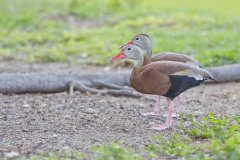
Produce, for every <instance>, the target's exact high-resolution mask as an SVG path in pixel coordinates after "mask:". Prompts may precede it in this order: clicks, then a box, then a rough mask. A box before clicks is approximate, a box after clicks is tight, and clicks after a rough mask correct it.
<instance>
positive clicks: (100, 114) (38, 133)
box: [0, 62, 240, 157]
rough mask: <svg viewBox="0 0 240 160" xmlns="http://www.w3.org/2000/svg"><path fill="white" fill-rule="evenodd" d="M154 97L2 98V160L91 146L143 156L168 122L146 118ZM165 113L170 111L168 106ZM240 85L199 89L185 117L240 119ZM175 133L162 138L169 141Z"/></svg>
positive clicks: (52, 68) (7, 67)
mask: <svg viewBox="0 0 240 160" xmlns="http://www.w3.org/2000/svg"><path fill="white" fill-rule="evenodd" d="M104 70H111V68H109V67H107V68H106V67H94V66H84V65H70V64H61V63H52V64H25V63H21V62H1V63H0V73H3V72H7V73H9V72H10V73H14V72H41V73H46V72H47V73H60V72H61V73H63V72H64V73H76V72H79V71H86V72H93V71H94V72H95V71H104ZM154 98H155V97H154V96H143V97H141V98H138V99H136V98H128V97H112V96H96V95H86V94H81V93H75V94H74V95H72V96H70V95H68V94H67V93H57V94H44V95H43V94H22V95H0V126H1V127H0V157H3V156H4V155H5V154H6V153H9V152H11V151H16V152H18V153H19V154H35V153H37V152H39V151H49V150H58V149H62V148H64V147H68V148H71V149H73V150H79V151H82V152H88V151H89V150H88V148H89V146H93V145H99V144H104V143H108V142H113V141H120V142H123V143H124V144H127V145H131V146H132V147H133V148H135V149H136V151H140V150H141V149H142V148H143V147H144V146H145V145H146V144H148V143H154V141H153V140H152V137H153V136H154V135H157V134H159V132H156V131H152V130H147V128H148V127H150V126H152V125H154V124H160V123H163V122H164V120H165V118H164V117H143V116H141V115H140V113H141V112H148V111H150V110H152V108H153V104H154V103H155V102H154ZM163 101H164V102H163V105H162V106H163V107H166V103H165V100H163ZM239 105H240V83H234V82H233V83H224V84H213V85H205V86H200V87H198V88H194V89H191V90H188V91H187V92H185V93H183V94H182V112H184V113H192V114H193V115H194V116H196V117H201V116H203V115H207V114H208V113H209V112H213V113H215V114H220V115H225V114H240V106H239ZM172 130H175V129H174V128H172V129H167V130H165V131H162V132H160V133H162V134H165V135H167V134H168V133H169V132H171V131H172Z"/></svg>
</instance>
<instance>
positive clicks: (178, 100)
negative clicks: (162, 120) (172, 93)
mask: <svg viewBox="0 0 240 160" xmlns="http://www.w3.org/2000/svg"><path fill="white" fill-rule="evenodd" d="M174 102H175V104H176V113H173V114H172V117H179V114H178V112H180V109H181V108H180V96H177V97H176V99H175V100H174ZM163 116H164V117H168V115H167V114H164V115H163Z"/></svg>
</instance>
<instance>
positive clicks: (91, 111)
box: [85, 108, 96, 114]
mask: <svg viewBox="0 0 240 160" xmlns="http://www.w3.org/2000/svg"><path fill="white" fill-rule="evenodd" d="M85 113H89V114H93V113H96V110H95V109H92V108H88V109H86V110H85Z"/></svg>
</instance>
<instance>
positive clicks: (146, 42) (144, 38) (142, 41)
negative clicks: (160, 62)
mask: <svg viewBox="0 0 240 160" xmlns="http://www.w3.org/2000/svg"><path fill="white" fill-rule="evenodd" d="M127 44H134V45H137V46H139V47H140V48H141V49H142V50H143V51H144V56H151V55H152V42H151V39H150V37H149V36H148V35H147V34H142V33H141V34H137V35H135V36H134V37H133V38H132V39H131V40H130V41H129V42H128V43H127ZM127 44H125V45H127ZM125 45H123V46H121V47H120V48H123V47H124V46H125Z"/></svg>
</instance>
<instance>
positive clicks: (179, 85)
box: [112, 44, 215, 130]
mask: <svg viewBox="0 0 240 160" xmlns="http://www.w3.org/2000/svg"><path fill="white" fill-rule="evenodd" d="M144 56H145V55H144V50H142V49H141V48H140V47H139V46H137V45H133V44H127V45H125V46H123V47H122V48H121V50H120V52H119V53H118V54H117V55H116V56H114V57H112V60H114V61H116V60H120V59H131V60H133V61H134V66H133V69H132V72H131V76H130V84H131V86H132V87H133V88H134V89H135V90H136V91H138V92H140V93H143V94H151V95H158V96H164V97H166V98H167V102H168V116H167V119H166V121H165V123H164V124H160V125H155V126H152V127H151V128H149V129H153V130H164V129H166V128H169V127H171V126H172V125H173V119H172V114H173V107H174V104H173V100H174V99H175V98H176V97H177V96H178V95H179V94H181V93H182V92H184V91H186V90H188V89H190V88H193V87H197V86H200V85H201V84H203V83H204V82H205V81H206V80H208V79H210V80H215V78H214V77H213V76H212V74H211V73H209V72H208V71H207V70H205V69H203V68H199V67H196V66H193V65H190V64H187V63H183V62H177V61H156V62H152V63H149V64H146V65H144Z"/></svg>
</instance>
